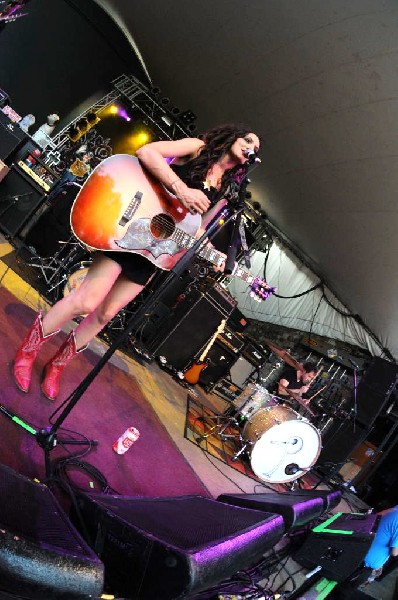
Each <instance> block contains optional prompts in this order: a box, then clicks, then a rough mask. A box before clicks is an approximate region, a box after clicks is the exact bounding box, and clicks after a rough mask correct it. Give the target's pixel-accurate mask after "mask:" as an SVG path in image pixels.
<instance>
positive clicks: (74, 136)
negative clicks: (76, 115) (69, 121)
mask: <svg viewBox="0 0 398 600" xmlns="http://www.w3.org/2000/svg"><path fill="white" fill-rule="evenodd" d="M67 135H68V138H69V139H70V140H71V142H77V140H78V139H79V138H80V136H81V135H82V134H81V133H80V131H79V130H78V128H77V127H76V126H75V125H71V126H70V127H69V129H68V131H67Z"/></svg>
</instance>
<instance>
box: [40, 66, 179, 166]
mask: <svg viewBox="0 0 398 600" xmlns="http://www.w3.org/2000/svg"><path fill="white" fill-rule="evenodd" d="M112 87H113V89H112V91H111V92H109V93H108V94H106V95H105V96H103V97H102V98H101V99H100V100H98V101H97V102H96V103H95V104H92V105H91V106H89V107H88V108H87V109H86V110H85V111H84V112H82V113H80V114H79V115H77V116H76V117H75V118H74V119H73V121H71V122H70V123H68V124H67V125H66V126H65V127H64V128H63V129H61V131H59V132H58V133H57V134H56V135H54V136H53V137H52V138H51V146H50V147H51V150H50V151H48V152H46V155H45V161H46V162H50V163H51V164H57V163H58V162H59V160H60V156H61V150H62V147H63V146H64V144H65V143H67V142H69V141H70V140H69V136H68V130H70V128H71V127H72V126H75V125H76V123H77V122H78V121H79V120H80V119H84V118H85V117H86V116H87V115H88V114H89V113H93V112H94V113H99V112H100V111H102V110H104V109H105V108H107V107H108V106H112V104H114V103H115V102H116V101H117V100H119V99H121V98H123V99H125V100H127V101H128V103H129V105H130V106H131V107H132V108H133V109H134V112H135V113H136V115H137V114H138V115H139V116H140V118H141V119H142V121H143V123H145V124H146V125H148V126H149V127H150V128H151V129H152V130H153V132H154V133H155V134H156V135H157V136H158V137H159V138H160V139H168V140H175V139H180V138H183V137H187V136H189V132H188V131H187V130H186V129H185V128H184V127H183V126H182V125H181V124H180V123H178V122H176V121H175V119H174V117H173V116H172V115H171V113H170V112H168V111H167V110H166V109H165V108H164V107H163V106H161V105H160V104H159V102H157V100H156V99H155V97H154V96H153V94H151V92H150V91H149V90H148V88H147V87H145V85H144V84H142V83H141V82H140V81H139V80H138V79H137V78H136V77H134V76H132V75H120V76H119V77H117V78H116V79H114V80H113V81H112Z"/></svg>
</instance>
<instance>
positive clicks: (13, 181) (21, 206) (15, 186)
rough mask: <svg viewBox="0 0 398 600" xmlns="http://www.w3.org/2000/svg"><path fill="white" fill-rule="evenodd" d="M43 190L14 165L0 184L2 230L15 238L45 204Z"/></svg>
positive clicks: (0, 222)
mask: <svg viewBox="0 0 398 600" xmlns="http://www.w3.org/2000/svg"><path fill="white" fill-rule="evenodd" d="M44 199H45V196H44V192H43V190H42V188H41V187H40V186H38V185H36V184H35V183H34V182H33V180H31V179H30V178H29V177H28V176H27V175H26V174H25V173H24V172H23V171H21V170H20V169H19V168H18V167H16V166H15V165H13V166H12V167H11V170H10V172H9V173H8V175H7V176H6V177H5V178H4V179H3V181H2V182H1V184H0V229H1V230H2V231H3V233H5V234H6V235H8V236H10V237H15V236H16V235H18V233H19V232H20V231H21V229H23V227H24V225H25V224H26V223H27V221H28V220H29V219H30V218H31V217H32V216H33V215H34V213H35V212H36V211H37V210H38V208H39V207H40V206H41V205H42V203H43V202H44Z"/></svg>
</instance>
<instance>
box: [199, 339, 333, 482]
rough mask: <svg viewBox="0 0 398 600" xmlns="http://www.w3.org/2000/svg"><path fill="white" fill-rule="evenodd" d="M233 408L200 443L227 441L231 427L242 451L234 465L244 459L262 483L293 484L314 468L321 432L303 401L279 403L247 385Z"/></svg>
mask: <svg viewBox="0 0 398 600" xmlns="http://www.w3.org/2000/svg"><path fill="white" fill-rule="evenodd" d="M269 346H270V347H271V346H272V347H271V349H272V351H273V352H275V353H277V354H278V356H279V357H280V358H282V360H283V361H284V362H285V363H287V364H289V365H290V366H292V367H294V368H296V369H299V368H300V367H301V364H300V363H299V362H297V361H296V360H295V359H294V358H293V357H292V356H291V355H290V354H289V353H288V352H287V351H286V350H283V349H281V348H278V347H277V346H275V345H273V344H271V343H270V344H269ZM322 389H324V388H322ZM318 393H319V392H317V394H314V396H315V395H318ZM233 406H234V410H233V411H232V415H233V416H232V415H231V410H230V409H227V411H226V414H228V413H229V414H230V415H231V416H227V417H224V419H219V420H218V421H217V424H216V425H215V426H213V427H212V428H211V429H210V430H209V432H208V433H207V434H205V435H204V436H202V438H204V437H207V435H209V434H212V433H218V434H219V435H220V436H221V437H223V436H224V437H231V436H230V435H228V436H226V435H225V431H226V430H228V428H229V426H231V425H233V426H234V427H232V429H235V430H237V431H238V433H237V434H236V435H234V436H232V437H235V438H236V440H238V442H239V445H240V448H239V449H238V451H237V452H236V453H235V454H234V456H233V460H237V458H238V457H240V456H241V455H242V454H246V455H247V457H248V458H249V461H250V466H251V469H252V471H253V472H254V474H255V475H257V477H258V478H259V479H261V480H262V481H264V482H266V483H271V484H272V483H282V484H286V483H291V482H294V481H295V480H296V479H298V478H299V477H301V476H302V475H304V474H305V473H306V472H307V471H309V470H310V469H311V468H312V467H313V466H314V465H315V463H316V461H317V459H318V457H319V454H320V452H321V449H322V439H321V431H320V430H319V429H318V427H316V426H315V425H314V424H313V423H311V421H310V418H315V417H316V416H317V415H316V413H315V412H314V411H313V410H312V409H310V408H309V406H307V404H306V403H305V402H303V401H302V400H301V399H299V398H297V397H295V398H294V399H293V398H280V397H278V396H275V395H272V394H271V393H270V392H269V391H268V390H267V389H266V388H265V387H263V386H262V385H261V384H260V383H248V384H247V385H246V387H245V389H244V390H243V392H242V393H241V394H240V396H238V398H236V399H235V400H234V402H233ZM299 411H300V412H301V413H304V414H300V412H299Z"/></svg>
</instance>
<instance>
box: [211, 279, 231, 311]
mask: <svg viewBox="0 0 398 600" xmlns="http://www.w3.org/2000/svg"><path fill="white" fill-rule="evenodd" d="M206 296H207V297H208V298H209V299H210V300H211V301H212V302H213V303H214V304H215V305H216V306H218V308H219V309H220V310H221V311H222V312H224V313H226V314H227V315H228V316H229V315H230V314H231V312H232V311H233V309H234V308H235V306H236V305H237V301H236V300H235V298H233V297H232V296H231V294H229V293H228V292H227V290H224V288H223V287H221V285H220V284H218V283H215V284H214V285H213V286H212V287H211V288H209V289H208V290H207V291H206Z"/></svg>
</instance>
